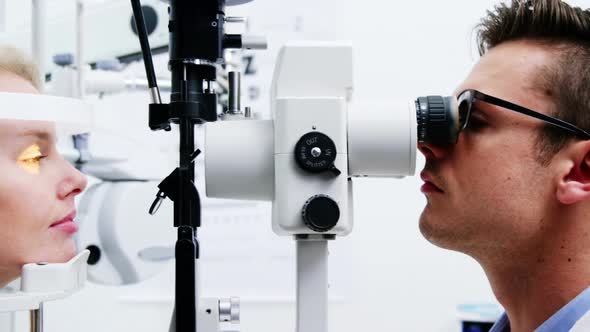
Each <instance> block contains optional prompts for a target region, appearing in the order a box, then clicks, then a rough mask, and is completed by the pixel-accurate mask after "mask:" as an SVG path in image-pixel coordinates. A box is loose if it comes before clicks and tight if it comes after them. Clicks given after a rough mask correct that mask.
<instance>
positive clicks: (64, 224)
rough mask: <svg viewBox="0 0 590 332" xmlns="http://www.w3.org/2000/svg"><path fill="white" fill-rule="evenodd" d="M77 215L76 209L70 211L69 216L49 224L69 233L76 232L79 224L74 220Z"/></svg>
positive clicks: (53, 227)
mask: <svg viewBox="0 0 590 332" xmlns="http://www.w3.org/2000/svg"><path fill="white" fill-rule="evenodd" d="M75 217H76V210H74V211H72V212H70V213H69V214H68V215H67V216H65V217H63V218H62V219H61V220H59V221H56V222H54V223H53V224H51V226H49V228H51V229H55V230H58V231H62V232H64V233H67V234H74V233H76V232H77V231H78V224H76V222H75V221H74V218H75Z"/></svg>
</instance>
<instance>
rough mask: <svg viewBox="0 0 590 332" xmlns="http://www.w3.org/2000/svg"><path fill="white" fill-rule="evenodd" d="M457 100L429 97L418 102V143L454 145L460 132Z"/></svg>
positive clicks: (451, 97) (421, 98)
mask: <svg viewBox="0 0 590 332" xmlns="http://www.w3.org/2000/svg"><path fill="white" fill-rule="evenodd" d="M458 113H459V111H458V107H457V99H456V98H455V97H453V96H450V97H443V96H428V97H420V98H418V99H417V100H416V118H417V122H418V142H420V143H432V144H449V143H451V144H454V143H456V142H457V136H458V134H459V131H460V128H461V127H460V123H459V114H458Z"/></svg>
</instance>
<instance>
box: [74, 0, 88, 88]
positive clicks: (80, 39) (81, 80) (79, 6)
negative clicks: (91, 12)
mask: <svg viewBox="0 0 590 332" xmlns="http://www.w3.org/2000/svg"><path fill="white" fill-rule="evenodd" d="M84 12H85V4H84V0H78V1H76V68H77V69H78V77H77V80H76V87H77V90H78V91H77V96H76V97H77V98H80V99H84V95H85V94H86V84H85V79H86V77H85V72H84V70H85V68H84V61H85V60H84V14H85V13H84Z"/></svg>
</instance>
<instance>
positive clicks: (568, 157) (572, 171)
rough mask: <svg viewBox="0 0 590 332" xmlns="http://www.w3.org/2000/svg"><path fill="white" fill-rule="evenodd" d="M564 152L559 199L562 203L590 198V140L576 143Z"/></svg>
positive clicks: (559, 180) (558, 191)
mask: <svg viewBox="0 0 590 332" xmlns="http://www.w3.org/2000/svg"><path fill="white" fill-rule="evenodd" d="M562 152H563V154H562V156H563V160H562V161H560V162H559V165H558V167H559V170H560V173H559V175H558V176H559V178H558V184H557V199H558V200H559V201H560V202H561V203H562V204H575V203H578V202H581V201H583V200H586V199H590V141H583V142H577V143H574V144H572V145H570V146H569V147H567V148H566V151H562ZM560 154H561V153H560Z"/></svg>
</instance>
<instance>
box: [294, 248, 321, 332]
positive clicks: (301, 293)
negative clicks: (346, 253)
mask: <svg viewBox="0 0 590 332" xmlns="http://www.w3.org/2000/svg"><path fill="white" fill-rule="evenodd" d="M296 242H297V329H296V331H297V332H327V331H328V241H327V240H301V239H298V240H297V241H296Z"/></svg>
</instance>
